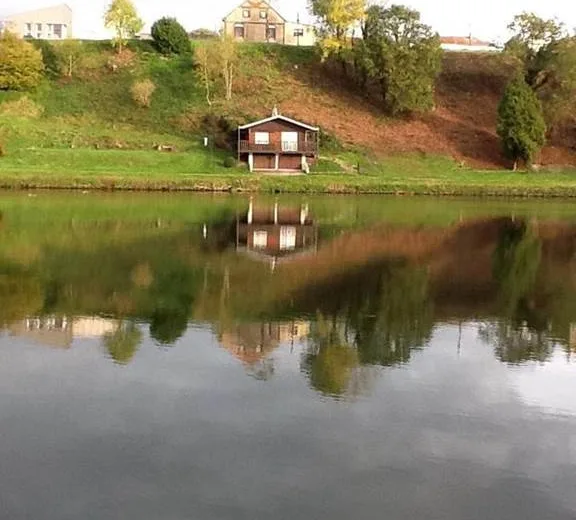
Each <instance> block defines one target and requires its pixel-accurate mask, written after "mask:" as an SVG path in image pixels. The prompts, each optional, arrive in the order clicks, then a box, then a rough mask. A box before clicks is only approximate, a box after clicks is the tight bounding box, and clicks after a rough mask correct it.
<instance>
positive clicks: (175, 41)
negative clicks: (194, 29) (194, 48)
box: [152, 18, 191, 54]
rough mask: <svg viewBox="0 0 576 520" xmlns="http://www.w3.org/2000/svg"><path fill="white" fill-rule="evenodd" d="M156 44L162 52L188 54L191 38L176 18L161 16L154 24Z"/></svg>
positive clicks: (153, 34)
mask: <svg viewBox="0 0 576 520" xmlns="http://www.w3.org/2000/svg"><path fill="white" fill-rule="evenodd" d="M152 38H153V39H154V45H155V46H156V48H157V49H158V51H160V52H161V53H162V54H187V53H189V52H190V50H191V46H190V38H189V37H188V34H187V33H186V30H185V29H184V27H182V25H181V24H180V23H179V22H178V20H176V18H161V19H160V20H158V21H156V22H154V25H152Z"/></svg>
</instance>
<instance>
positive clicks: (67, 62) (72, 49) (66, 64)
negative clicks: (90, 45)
mask: <svg viewBox="0 0 576 520" xmlns="http://www.w3.org/2000/svg"><path fill="white" fill-rule="evenodd" d="M56 55H57V57H58V63H59V69H60V71H62V72H63V73H64V74H65V75H66V76H67V77H69V78H71V77H72V76H73V75H74V71H75V69H76V66H77V65H78V62H79V61H80V60H81V58H82V56H83V55H84V45H83V44H82V42H81V41H79V40H64V41H63V42H61V43H60V44H59V45H58V46H57V47H56Z"/></svg>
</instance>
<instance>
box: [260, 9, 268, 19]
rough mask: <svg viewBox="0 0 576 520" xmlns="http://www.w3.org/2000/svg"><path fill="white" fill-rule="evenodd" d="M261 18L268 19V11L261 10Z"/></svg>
mask: <svg viewBox="0 0 576 520" xmlns="http://www.w3.org/2000/svg"><path fill="white" fill-rule="evenodd" d="M260 18H261V19H262V20H266V18H268V11H260Z"/></svg>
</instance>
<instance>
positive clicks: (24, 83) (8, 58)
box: [0, 31, 44, 90]
mask: <svg viewBox="0 0 576 520" xmlns="http://www.w3.org/2000/svg"><path fill="white" fill-rule="evenodd" d="M43 70H44V64H43V62H42V52H41V51H40V50H38V49H35V48H34V46H33V45H32V44H31V43H29V42H27V41H25V40H22V39H20V38H18V37H17V36H16V35H14V34H12V33H10V32H8V31H4V32H2V33H0V90H26V89H30V88H33V87H35V86H37V85H38V84H39V83H40V80H41V79H42V72H43Z"/></svg>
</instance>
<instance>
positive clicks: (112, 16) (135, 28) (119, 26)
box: [104, 0, 144, 54]
mask: <svg viewBox="0 0 576 520" xmlns="http://www.w3.org/2000/svg"><path fill="white" fill-rule="evenodd" d="M104 26H105V27H106V28H107V29H112V30H113V31H114V33H115V37H114V44H115V46H116V48H117V49H118V53H119V54H121V53H122V50H123V49H124V46H125V45H126V40H127V39H128V38H131V37H133V36H134V35H135V34H136V33H137V32H139V31H141V30H142V27H144V22H143V21H142V20H141V19H140V17H139V16H138V12H137V11H136V7H135V6H134V4H133V3H132V1H131V0H112V3H111V4H110V5H109V6H108V10H107V11H106V13H105V15H104Z"/></svg>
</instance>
